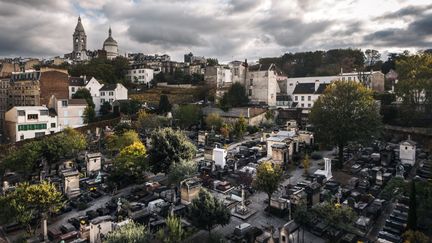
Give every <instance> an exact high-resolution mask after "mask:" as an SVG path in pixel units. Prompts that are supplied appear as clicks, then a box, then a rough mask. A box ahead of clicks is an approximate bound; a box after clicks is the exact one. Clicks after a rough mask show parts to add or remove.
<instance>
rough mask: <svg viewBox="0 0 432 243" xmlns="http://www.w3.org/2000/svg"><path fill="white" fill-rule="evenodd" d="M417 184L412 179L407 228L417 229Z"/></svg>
mask: <svg viewBox="0 0 432 243" xmlns="http://www.w3.org/2000/svg"><path fill="white" fill-rule="evenodd" d="M416 196H417V194H416V185H415V182H414V181H411V190H410V200H409V210H408V223H407V228H408V229H410V230H413V231H415V230H416V229H417V200H416Z"/></svg>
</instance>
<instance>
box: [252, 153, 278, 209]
mask: <svg viewBox="0 0 432 243" xmlns="http://www.w3.org/2000/svg"><path fill="white" fill-rule="evenodd" d="M282 174H283V172H282V169H281V167H280V166H279V165H273V164H272V163H271V162H270V161H266V162H263V163H261V164H260V165H258V167H257V174H256V178H255V181H254V182H253V186H254V187H255V189H257V190H258V191H262V192H265V193H266V194H267V196H268V207H269V208H270V201H271V196H272V195H273V193H274V192H275V191H276V190H277V189H278V187H279V183H280V182H281V181H282Z"/></svg>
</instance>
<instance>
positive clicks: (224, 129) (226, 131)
mask: <svg viewBox="0 0 432 243" xmlns="http://www.w3.org/2000/svg"><path fill="white" fill-rule="evenodd" d="M231 130H232V127H231V125H229V124H226V123H224V124H223V125H222V127H221V128H220V129H219V131H220V134H221V135H222V136H223V137H224V138H225V139H227V138H229V136H230V131H231Z"/></svg>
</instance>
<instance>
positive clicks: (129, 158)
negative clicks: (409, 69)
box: [114, 141, 147, 177]
mask: <svg viewBox="0 0 432 243" xmlns="http://www.w3.org/2000/svg"><path fill="white" fill-rule="evenodd" d="M146 153H147V151H146V148H145V146H144V144H143V143H141V142H140V141H135V142H133V143H132V144H131V145H128V146H126V147H124V148H123V149H121V150H120V154H119V156H118V157H117V158H116V159H115V160H114V168H115V169H116V170H117V171H120V172H122V173H125V174H129V175H132V176H136V177H137V176H139V175H140V174H141V172H142V171H144V170H145V168H146V167H147V166H146V160H145V158H146Z"/></svg>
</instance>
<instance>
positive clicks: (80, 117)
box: [49, 96, 87, 131]
mask: <svg viewBox="0 0 432 243" xmlns="http://www.w3.org/2000/svg"><path fill="white" fill-rule="evenodd" d="M49 106H50V108H53V109H54V110H55V111H56V113H57V117H58V125H59V130H60V131H63V130H64V129H65V128H66V127H70V128H77V127H82V126H84V125H86V124H85V123H84V111H85V109H86V107H87V102H86V100H84V99H57V98H56V97H54V96H52V97H51V99H50V104H49Z"/></svg>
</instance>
